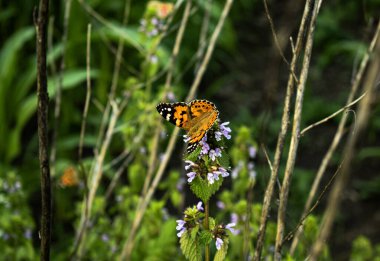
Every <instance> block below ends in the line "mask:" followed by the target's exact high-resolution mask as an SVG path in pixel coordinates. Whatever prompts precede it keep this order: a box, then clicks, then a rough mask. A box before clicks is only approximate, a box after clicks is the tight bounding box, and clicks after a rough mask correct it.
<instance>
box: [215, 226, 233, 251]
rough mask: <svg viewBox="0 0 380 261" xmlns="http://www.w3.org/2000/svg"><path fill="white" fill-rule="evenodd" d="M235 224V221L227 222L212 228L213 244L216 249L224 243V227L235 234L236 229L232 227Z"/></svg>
mask: <svg viewBox="0 0 380 261" xmlns="http://www.w3.org/2000/svg"><path fill="white" fill-rule="evenodd" d="M235 225H236V224H235V223H229V224H227V225H226V226H224V225H220V226H218V227H217V228H216V229H215V230H214V237H215V246H216V249H217V250H220V249H221V248H222V246H223V244H224V242H223V237H224V236H225V235H226V229H227V230H229V231H230V232H231V233H232V234H234V235H236V230H235V229H234V228H233V227H234V226H235Z"/></svg>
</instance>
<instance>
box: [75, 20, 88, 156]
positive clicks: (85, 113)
mask: <svg viewBox="0 0 380 261" xmlns="http://www.w3.org/2000/svg"><path fill="white" fill-rule="evenodd" d="M86 53H87V55H86V76H87V92H86V101H85V104H84V109H83V116H82V126H81V130H80V138H79V151H78V159H79V161H81V160H82V153H83V140H84V134H85V132H86V121H87V113H88V107H89V105H90V99H91V75H90V71H91V24H88V25H87V48H86Z"/></svg>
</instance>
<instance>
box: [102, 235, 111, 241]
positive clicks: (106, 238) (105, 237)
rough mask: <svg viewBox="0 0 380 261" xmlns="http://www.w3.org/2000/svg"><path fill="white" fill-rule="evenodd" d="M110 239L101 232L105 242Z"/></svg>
mask: <svg viewBox="0 0 380 261" xmlns="http://www.w3.org/2000/svg"><path fill="white" fill-rule="evenodd" d="M109 240H110V237H109V236H108V235H107V234H102V241H103V242H107V241H109Z"/></svg>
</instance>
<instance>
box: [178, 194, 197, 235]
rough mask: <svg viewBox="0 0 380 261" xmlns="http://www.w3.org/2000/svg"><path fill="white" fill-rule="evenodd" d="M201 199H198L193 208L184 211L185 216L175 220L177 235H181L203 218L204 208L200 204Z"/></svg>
mask: <svg viewBox="0 0 380 261" xmlns="http://www.w3.org/2000/svg"><path fill="white" fill-rule="evenodd" d="M202 204H203V203H202V201H199V202H198V204H197V205H196V206H194V207H193V208H188V209H187V210H186V211H185V218H184V219H183V220H182V219H178V220H176V222H177V226H176V230H177V231H178V233H177V236H178V237H182V235H183V234H184V233H185V232H186V231H187V230H188V229H189V228H192V227H194V226H195V225H198V224H200V223H201V220H200V219H201V218H203V213H202V212H203V211H204V208H203V206H202Z"/></svg>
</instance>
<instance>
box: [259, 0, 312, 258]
mask: <svg viewBox="0 0 380 261" xmlns="http://www.w3.org/2000/svg"><path fill="white" fill-rule="evenodd" d="M310 1H311V0H308V1H307V2H306V3H305V8H304V11H303V15H302V19H301V24H300V28H299V31H298V35H297V41H296V46H295V47H294V48H293V49H294V52H293V57H292V61H291V64H290V70H291V71H292V72H293V73H290V74H289V77H288V83H287V87H286V96H285V101H284V110H283V113H282V119H281V129H280V132H279V134H278V138H277V145H276V152H275V156H274V162H273V169H272V172H271V177H270V180H269V183H268V186H267V188H266V190H265V196H264V202H263V208H262V211H261V217H260V227H259V232H258V235H257V242H256V249H255V254H254V257H253V260H255V261H259V260H260V259H261V251H262V248H263V245H264V238H265V231H266V225H267V221H268V213H269V208H270V204H271V201H272V197H273V190H274V186H275V184H276V181H277V180H278V170H279V167H280V161H281V156H282V152H283V147H284V142H285V137H286V133H287V132H288V127H289V114H290V101H291V97H292V93H293V86H294V77H293V75H294V71H295V68H296V63H297V61H298V58H299V56H300V52H301V46H302V39H303V35H304V31H305V25H306V21H307V18H308V17H309V13H310Z"/></svg>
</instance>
